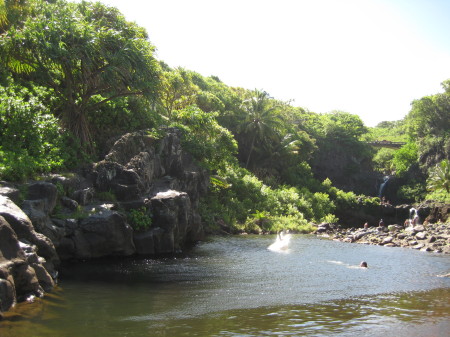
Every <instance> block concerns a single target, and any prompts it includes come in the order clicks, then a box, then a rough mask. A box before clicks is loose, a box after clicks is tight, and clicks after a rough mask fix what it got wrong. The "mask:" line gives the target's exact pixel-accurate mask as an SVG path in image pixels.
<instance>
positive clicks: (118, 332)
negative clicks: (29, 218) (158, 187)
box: [0, 235, 450, 337]
mask: <svg viewBox="0 0 450 337" xmlns="http://www.w3.org/2000/svg"><path fill="white" fill-rule="evenodd" d="M274 239H275V236H247V237H226V238H213V239H212V240H211V241H208V242H203V243H201V244H199V245H198V246H196V247H195V248H194V249H193V250H192V251H190V252H189V253H188V254H186V255H184V256H181V257H178V258H172V259H160V260H151V259H122V260H117V261H94V262H91V263H85V264H79V265H72V266H70V268H67V269H65V270H63V271H62V279H61V283H60V287H58V289H56V290H55V291H54V292H52V293H51V294H49V296H47V297H46V298H45V299H44V300H38V301H37V302H36V303H34V304H31V305H30V304H28V305H27V304H21V305H18V306H17V308H16V309H15V310H14V311H12V312H11V313H9V314H8V315H7V317H6V319H5V321H3V322H1V323H0V336H2V337H3V336H4V337H9V336H19V335H22V336H38V337H39V336H84V337H87V336H380V335H382V334H385V333H389V334H390V335H395V336H435V337H436V336H445V337H447V336H449V334H448V331H450V325H449V322H450V303H449V298H450V280H449V279H448V278H442V277H436V275H441V274H446V273H448V272H449V271H450V259H449V257H448V256H443V255H436V254H431V253H425V252H418V251H413V250H408V249H401V248H387V247H377V246H364V245H356V244H345V243H340V242H334V241H328V240H320V239H317V238H315V237H311V236H302V235H294V236H293V237H292V240H291V244H290V248H289V250H288V251H286V252H280V253H278V252H273V251H269V250H268V249H267V247H268V246H269V245H270V244H271V243H272V242H273V240H274ZM361 260H365V261H367V262H368V265H369V268H367V269H365V268H358V265H359V263H360V262H361Z"/></svg>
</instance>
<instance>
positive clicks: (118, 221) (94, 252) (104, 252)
mask: <svg viewBox="0 0 450 337" xmlns="http://www.w3.org/2000/svg"><path fill="white" fill-rule="evenodd" d="M65 226H66V236H65V237H64V240H62V242H61V245H60V246H59V247H58V253H59V254H60V256H61V258H62V259H64V260H68V259H92V258H99V257H106V256H129V255H132V254H134V253H135V247H134V243H133V229H132V228H131V227H130V226H129V225H128V223H127V222H126V218H125V217H124V216H123V215H121V214H120V213H118V212H116V211H111V210H108V209H102V210H100V211H98V212H97V213H94V214H91V215H89V216H88V217H86V218H83V219H80V220H75V219H71V220H67V221H66V222H65Z"/></svg>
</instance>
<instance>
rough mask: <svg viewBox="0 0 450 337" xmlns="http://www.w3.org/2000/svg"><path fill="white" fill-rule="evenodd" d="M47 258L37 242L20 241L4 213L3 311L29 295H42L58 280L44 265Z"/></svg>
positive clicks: (0, 255) (0, 247)
mask: <svg viewBox="0 0 450 337" xmlns="http://www.w3.org/2000/svg"><path fill="white" fill-rule="evenodd" d="M44 263H45V259H43V258H42V257H39V256H38V255H37V254H36V246H34V245H30V244H26V243H23V242H20V241H19V239H18V237H17V235H16V233H15V232H14V230H13V228H12V227H11V226H10V224H9V223H8V222H7V221H6V220H5V218H4V217H2V216H0V313H1V312H2V311H6V310H8V309H10V308H11V307H12V306H14V305H15V304H16V303H17V302H18V301H23V300H25V299H26V298H28V297H29V296H42V295H43V294H44V291H50V290H51V289H52V288H53V287H54V285H55V283H54V280H53V278H52V277H51V276H50V274H49V272H48V271H47V269H46V268H45V267H44Z"/></svg>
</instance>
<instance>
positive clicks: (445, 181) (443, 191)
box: [427, 159, 450, 203]
mask: <svg viewBox="0 0 450 337" xmlns="http://www.w3.org/2000/svg"><path fill="white" fill-rule="evenodd" d="M427 188H428V190H429V191H430V194H429V195H428V197H427V199H432V200H437V201H442V202H446V203H450V161H449V160H447V159H444V160H442V161H441V162H440V163H438V164H436V166H435V167H434V168H432V169H430V174H429V177H428V180H427Z"/></svg>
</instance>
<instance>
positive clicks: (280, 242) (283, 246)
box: [267, 231, 291, 252]
mask: <svg viewBox="0 0 450 337" xmlns="http://www.w3.org/2000/svg"><path fill="white" fill-rule="evenodd" d="M290 241H291V234H289V231H288V232H286V233H285V232H284V231H281V232H280V233H278V235H277V238H276V239H275V242H274V243H272V244H271V245H270V246H269V247H268V248H267V249H269V250H271V251H274V252H282V251H287V250H288V248H289V242H290Z"/></svg>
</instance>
